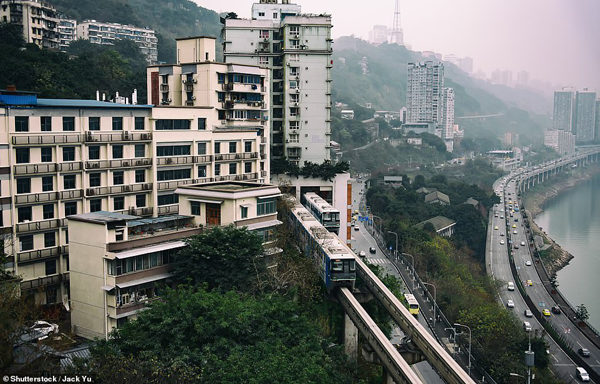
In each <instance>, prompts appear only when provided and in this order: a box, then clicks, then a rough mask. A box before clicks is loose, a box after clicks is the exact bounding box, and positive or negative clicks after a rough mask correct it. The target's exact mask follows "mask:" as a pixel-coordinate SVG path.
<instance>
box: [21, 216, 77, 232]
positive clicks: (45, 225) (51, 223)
mask: <svg viewBox="0 0 600 384" xmlns="http://www.w3.org/2000/svg"><path fill="white" fill-rule="evenodd" d="M66 226H67V219H51V220H44V221H35V222H30V223H19V224H17V226H16V229H17V233H25V232H37V231H44V230H47V229H54V228H61V227H66Z"/></svg>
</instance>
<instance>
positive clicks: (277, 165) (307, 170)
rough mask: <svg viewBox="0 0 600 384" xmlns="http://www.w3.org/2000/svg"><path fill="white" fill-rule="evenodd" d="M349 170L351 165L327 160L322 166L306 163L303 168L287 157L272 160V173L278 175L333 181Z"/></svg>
mask: <svg viewBox="0 0 600 384" xmlns="http://www.w3.org/2000/svg"><path fill="white" fill-rule="evenodd" d="M348 169H349V164H348V163H347V162H345V161H340V162H339V163H336V164H333V163H332V162H331V161H329V160H325V161H324V162H323V163H321V164H316V163H312V162H310V161H306V162H304V165H303V166H302V167H299V166H297V165H294V164H292V163H290V161H289V160H288V159H286V158H285V157H284V158H281V159H272V160H271V173H273V174H277V175H283V174H285V175H290V176H296V177H298V176H304V177H314V178H320V179H323V180H329V181H332V180H333V178H335V175H337V174H339V173H344V172H348Z"/></svg>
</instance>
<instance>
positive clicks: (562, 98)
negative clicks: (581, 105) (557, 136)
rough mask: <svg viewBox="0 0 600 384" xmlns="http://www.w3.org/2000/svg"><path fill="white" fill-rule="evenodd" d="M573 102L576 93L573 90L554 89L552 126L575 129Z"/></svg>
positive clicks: (563, 129) (567, 129) (569, 130)
mask: <svg viewBox="0 0 600 384" xmlns="http://www.w3.org/2000/svg"><path fill="white" fill-rule="evenodd" d="M573 102H574V95H573V91H572V90H568V89H563V90H561V91H554V113H553V118H552V120H553V121H552V128H553V129H560V130H562V131H567V132H572V131H573V109H574V106H573Z"/></svg>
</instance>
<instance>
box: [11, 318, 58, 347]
mask: <svg viewBox="0 0 600 384" xmlns="http://www.w3.org/2000/svg"><path fill="white" fill-rule="evenodd" d="M51 333H58V325H56V324H53V323H49V322H47V321H43V320H38V321H36V322H35V323H33V325H32V326H31V327H29V328H25V329H24V330H23V331H22V334H21V335H20V339H21V342H25V343H27V342H31V341H36V340H44V339H46V338H48V336H49V335H50V334H51Z"/></svg>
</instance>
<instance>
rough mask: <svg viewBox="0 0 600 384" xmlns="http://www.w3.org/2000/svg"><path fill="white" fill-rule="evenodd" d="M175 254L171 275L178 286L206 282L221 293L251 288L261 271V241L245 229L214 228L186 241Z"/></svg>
mask: <svg viewBox="0 0 600 384" xmlns="http://www.w3.org/2000/svg"><path fill="white" fill-rule="evenodd" d="M186 243H187V245H188V246H187V247H186V248H184V249H183V250H181V251H180V252H179V253H177V254H176V255H175V263H174V275H175V280H176V281H178V282H180V283H185V282H190V283H192V284H194V285H200V284H202V283H207V284H208V286H209V287H210V288H218V289H221V290H223V291H227V290H230V289H235V288H238V289H242V288H245V289H247V288H248V287H252V286H253V283H254V282H255V279H256V276H257V273H258V274H260V273H262V271H263V270H264V266H263V265H262V263H261V261H260V260H259V256H261V255H262V252H263V249H262V241H261V239H260V237H259V236H258V235H256V234H255V233H253V232H250V231H248V230H247V229H246V228H236V227H234V226H233V225H229V226H226V227H213V228H210V229H208V230H206V231H205V232H203V233H201V234H199V235H196V236H193V237H191V238H189V239H187V240H186Z"/></svg>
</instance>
